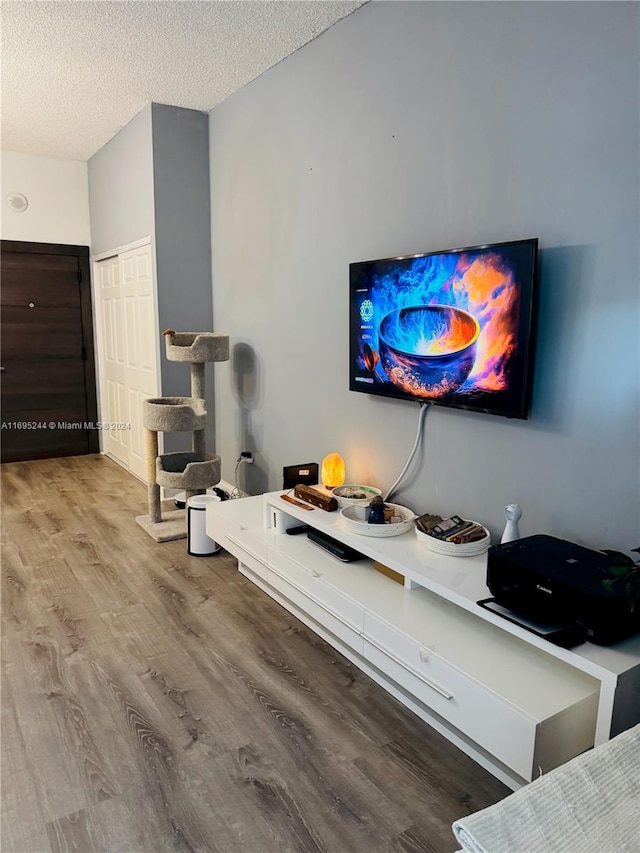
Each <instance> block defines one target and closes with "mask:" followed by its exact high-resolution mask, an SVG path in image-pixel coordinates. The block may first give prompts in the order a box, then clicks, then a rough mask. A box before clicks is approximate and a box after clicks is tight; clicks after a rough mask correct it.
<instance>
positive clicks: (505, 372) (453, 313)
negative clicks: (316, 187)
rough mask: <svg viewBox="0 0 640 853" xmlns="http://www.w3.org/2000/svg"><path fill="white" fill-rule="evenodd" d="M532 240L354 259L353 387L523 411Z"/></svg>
mask: <svg viewBox="0 0 640 853" xmlns="http://www.w3.org/2000/svg"><path fill="white" fill-rule="evenodd" d="M537 252H538V240H537V239H531V240H517V241H513V242H508V243H494V244H492V245H486V246H475V247H470V248H465V249H451V250H447V251H443V252H432V253H429V254H423V255H411V256H405V257H398V258H386V259H384V260H376V261H363V262H360V263H354V264H350V266H349V278H350V317H351V319H350V385H349V387H350V388H351V390H352V391H364V392H366V393H368V394H380V395H383V396H387V397H396V398H400V399H405V400H418V401H423V402H432V403H438V404H440V405H445V406H455V407H457V408H463V409H469V410H476V411H481V412H488V413H490V414H496V415H504V416H506V417H512V418H526V417H527V414H528V405H529V396H530V386H531V370H532V360H533V321H534V295H535V282H536V263H537Z"/></svg>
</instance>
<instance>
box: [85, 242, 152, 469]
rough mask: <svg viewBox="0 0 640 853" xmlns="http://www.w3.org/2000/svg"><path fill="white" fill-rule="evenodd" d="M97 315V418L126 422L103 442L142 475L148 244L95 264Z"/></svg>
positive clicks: (148, 348)
mask: <svg viewBox="0 0 640 853" xmlns="http://www.w3.org/2000/svg"><path fill="white" fill-rule="evenodd" d="M96 270H97V280H98V282H99V290H98V293H99V296H100V299H99V301H100V313H101V315H102V323H101V332H102V346H101V352H102V358H101V370H100V374H101V385H103V388H102V395H101V399H102V406H103V409H105V410H106V411H104V412H103V415H102V420H103V421H105V422H107V423H110V424H111V425H113V424H130V425H131V426H130V429H114V428H113V426H112V428H111V429H109V430H105V431H104V433H103V448H104V449H105V450H106V451H107V452H108V453H109V454H111V455H112V456H113V457H114V458H115V459H116V460H117V461H118V462H120V463H121V464H123V465H125V466H126V467H127V468H129V470H130V471H132V473H134V474H136V475H137V476H138V477H140V478H141V479H143V480H146V462H145V434H144V432H145V431H144V426H143V421H142V403H143V401H144V400H146V399H147V398H149V397H155V396H156V395H157V394H158V387H159V382H158V376H159V368H158V356H157V341H156V338H157V336H158V334H159V330H158V329H157V328H156V325H157V324H156V296H155V283H154V279H153V268H152V263H151V246H150V245H149V244H146V245H143V246H139V247H136V248H133V249H129V250H126V251H121V252H120V253H119V254H118V255H116V256H114V257H111V258H107V259H105V260H103V261H99V262H98V263H97V264H96Z"/></svg>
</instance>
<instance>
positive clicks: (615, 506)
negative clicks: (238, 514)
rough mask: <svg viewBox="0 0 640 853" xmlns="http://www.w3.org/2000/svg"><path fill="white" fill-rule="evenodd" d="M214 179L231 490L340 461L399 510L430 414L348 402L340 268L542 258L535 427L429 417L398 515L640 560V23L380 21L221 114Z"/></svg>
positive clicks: (378, 9)
mask: <svg viewBox="0 0 640 853" xmlns="http://www.w3.org/2000/svg"><path fill="white" fill-rule="evenodd" d="M211 157H212V205H213V206H212V218H213V222H212V229H213V230H212V234H213V284H214V290H213V292H214V313H215V317H216V323H217V324H219V325H220V327H221V328H224V329H225V330H226V331H228V332H229V333H230V334H231V335H232V338H233V342H234V343H235V345H236V349H235V360H234V364H233V366H232V372H231V374H230V382H229V383H228V384H223V383H219V384H218V389H217V392H218V412H219V418H218V430H219V432H218V438H219V449H220V451H221V454H222V457H223V473H224V476H225V477H226V478H227V479H232V477H233V470H232V464H233V460H234V459H235V458H236V456H237V454H238V451H239V450H241V449H242V450H244V449H251V450H254V452H255V453H256V457H257V462H256V465H255V466H254V468H253V469H252V470H248V471H247V474H248V475H249V476H250V477H253V478H254V479H253V480H251V479H250V480H248V481H247V482H246V483H245V485H247V486H248V488H250V489H251V490H252V491H257V490H258V489H259V488H260V487H269V488H277V487H279V486H280V484H281V479H280V478H281V469H282V466H283V465H285V464H292V463H302V462H307V461H311V460H317V461H319V460H320V458H321V457H322V456H323V455H324V454H326V453H328V452H330V451H332V450H339V451H341V452H342V453H343V455H344V456H345V458H346V460H347V470H348V480H350V481H352V482H364V483H371V484H373V485H377V486H380V487H382V488H385V487H388V486H389V485H390V484H391V483H392V482H393V480H394V479H395V477H396V476H397V474H398V473H399V471H400V469H401V468H402V465H403V464H404V461H405V459H406V456H407V454H408V451H409V449H410V447H411V444H412V442H413V438H414V432H415V428H416V424H417V418H418V406H417V405H414V404H408V403H404V402H394V401H389V400H385V399H375V398H373V397H369V396H366V395H358V394H354V393H351V392H349V391H348V371H347V358H348V312H347V293H348V265H349V262H350V261H356V260H364V259H367V258H376V257H387V256H392V255H398V254H405V253H416V252H422V251H432V250H438V249H444V248H448V247H453V246H464V245H477V244H480V243H485V242H493V241H501V240H509V239H519V238H524V237H531V236H538V237H540V240H541V247H542V254H541V263H540V266H541V281H540V285H541V288H540V323H539V327H540V328H539V341H538V357H537V364H536V376H535V384H534V395H533V408H532V413H531V418H530V420H529V421H527V422H519V421H507V420H504V419H501V418H498V417H495V416H487V415H480V414H471V413H466V412H461V411H452V410H448V409H443V408H437V407H432V408H431V409H430V411H429V413H428V415H427V419H426V431H425V441H424V447H423V453H422V456H421V458H420V459H419V460H418V462H417V464H416V465H415V466H414V467H413V469H412V470H411V475H412V476H411V477H410V478H409V479H408V481H407V487H406V488H405V490H404V491H403V492H402V493H400V494H399V495H398V498H397V500H398V502H400V503H406V504H407V505H409V506H412V507H413V508H414V509H416V510H418V511H420V512H424V511H426V510H431V511H438V512H441V513H443V514H447V513H451V512H459V513H461V514H463V515H466V516H468V517H471V518H476V519H479V520H481V521H483V522H485V523H486V524H487V525H489V526H490V527H491V528H492V530H493V531H494V532H495V533H496V534H499V533H500V532H501V529H502V527H503V524H504V521H503V516H502V510H503V507H504V506H505V505H506V504H507V503H510V502H513V501H517V502H519V503H520V504H521V506H522V508H523V512H524V515H523V519H522V522H521V530H522V533H523V534H531V533H536V532H547V533H551V534H555V535H557V536H561V537H564V538H568V539H572V540H576V541H580V542H583V543H585V544H587V545H591V546H593V547H619V548H630V547H633V546H635V545H638V544H640V539H639V536H640V530H639V528H640V509H639V507H640V498H639V488H640V486H639V484H640V468H639V458H640V454H639V420H640V416H639V390H638V389H639V386H640V383H639V363H640V360H639V353H638V341H639V315H638V295H639V293H638V277H639V274H638V240H637V235H638V5H637V4H635V3H634V4H631V3H615V2H607V3H597V2H595V3H591V2H587V3H580V2H576V3H509V2H507V3H490V2H487V3H429V2H421V3H413V2H409V3H402V2H399V3H396V2H392V3H385V2H379V3H372V4H369V5H367V6H365V7H363V8H362V9H360V10H358V11H357V12H356V13H354V14H353V15H352V16H350V17H349V18H347V19H346V20H344V21H341V22H340V23H339V24H337V25H336V26H334V27H332V28H331V30H329V31H328V32H327V33H325V34H324V35H323V36H321V37H320V38H319V39H317V40H315V41H314V42H312V43H310V44H308V45H307V46H306V47H304V48H303V49H302V50H299V51H298V52H297V53H295V54H294V55H293V56H291V57H289V58H287V59H286V60H284V61H283V62H281V63H280V64H279V65H278V66H276V67H275V68H273V69H271V70H270V71H269V72H267V73H265V74H263V75H262V76H261V77H260V78H259V79H257V80H256V81H254V82H252V83H251V84H249V85H248V86H246V87H245V88H244V89H242V90H241V91H240V92H238V93H237V94H235V95H234V96H232V97H230V98H229V99H227V100H226V101H225V102H224V103H223V104H222V105H220V106H219V107H217V108H216V109H215V110H214V111H213V112H212V114H211ZM222 413H224V414H222Z"/></svg>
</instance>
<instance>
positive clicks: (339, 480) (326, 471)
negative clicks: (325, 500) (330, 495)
mask: <svg viewBox="0 0 640 853" xmlns="http://www.w3.org/2000/svg"><path fill="white" fill-rule="evenodd" d="M344 477H345V474H344V459H343V458H342V456H340V454H339V453H330V454H329V455H328V456H325V457H324V459H323V460H322V470H321V472H320V479H321V480H322V485H323V486H324V487H325V488H327V489H335V488H336V487H337V486H341V485H342V484H343V483H344Z"/></svg>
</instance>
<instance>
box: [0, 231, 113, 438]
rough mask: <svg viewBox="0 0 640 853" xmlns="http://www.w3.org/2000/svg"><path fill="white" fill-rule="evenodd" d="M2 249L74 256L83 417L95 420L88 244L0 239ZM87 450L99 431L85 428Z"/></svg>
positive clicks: (96, 390) (93, 352)
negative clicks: (78, 309) (76, 260)
mask: <svg viewBox="0 0 640 853" xmlns="http://www.w3.org/2000/svg"><path fill="white" fill-rule="evenodd" d="M4 252H15V253H16V254H25V255H65V256H71V257H76V258H78V272H79V273H80V281H79V282H78V286H79V288H80V319H81V325H82V346H83V347H84V353H85V359H84V396H85V400H86V402H87V421H88V422H90V423H93V424H97V422H98V383H97V375H96V357H95V351H94V344H93V341H94V332H93V303H92V296H93V289H92V287H91V267H90V264H89V247H88V246H71V245H68V244H66V243H29V242H27V241H25V240H2V241H0V256H1V255H2V253H4ZM89 453H100V435H99V431H98V430H97V429H92V430H89Z"/></svg>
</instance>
